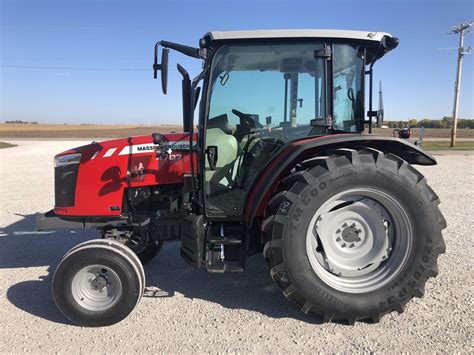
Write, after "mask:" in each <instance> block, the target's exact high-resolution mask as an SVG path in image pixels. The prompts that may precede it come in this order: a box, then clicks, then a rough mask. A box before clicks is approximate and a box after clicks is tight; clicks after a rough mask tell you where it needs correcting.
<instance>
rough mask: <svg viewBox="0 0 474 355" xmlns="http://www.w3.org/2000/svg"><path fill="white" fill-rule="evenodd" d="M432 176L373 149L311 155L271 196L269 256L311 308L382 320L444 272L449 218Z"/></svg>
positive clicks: (329, 315) (283, 283)
mask: <svg viewBox="0 0 474 355" xmlns="http://www.w3.org/2000/svg"><path fill="white" fill-rule="evenodd" d="M438 204H439V199H438V197H437V196H436V194H435V193H434V192H433V190H432V189H431V188H430V187H429V186H428V185H427V184H426V180H425V179H424V177H423V176H422V175H421V174H420V173H419V172H418V171H416V170H415V169H414V168H412V167H411V166H409V165H408V164H407V163H406V162H405V161H403V160H401V159H400V158H398V157H396V156H394V155H391V154H387V155H384V154H383V153H382V152H380V151H376V150H373V149H362V150H359V151H356V150H352V149H339V150H335V151H333V152H331V154H329V155H328V156H324V157H318V158H314V159H311V160H309V161H306V162H304V163H303V164H302V165H301V166H300V167H299V168H298V169H296V171H295V172H294V173H293V174H291V175H290V176H289V177H287V178H286V179H285V180H283V181H282V183H281V185H280V191H279V192H278V193H277V194H276V195H275V196H274V197H273V198H272V200H271V201H270V204H269V209H268V214H269V217H268V218H267V219H266V220H265V223H264V231H265V235H266V237H267V238H268V243H267V244H266V246H265V250H264V255H265V258H266V259H267V263H268V265H269V267H270V268H271V275H272V277H273V279H274V280H275V281H276V282H277V283H278V285H279V286H280V287H281V288H282V289H283V293H284V295H285V296H286V297H287V298H289V299H290V300H292V301H294V302H296V303H297V304H298V305H299V306H300V308H301V309H302V311H304V312H305V313H308V312H313V313H316V314H318V315H320V316H321V317H323V318H324V320H326V321H330V320H345V321H347V322H348V323H351V324H352V323H354V322H355V321H356V320H363V319H369V320H372V321H374V322H377V321H378V320H379V319H380V317H381V316H383V315H384V314H386V313H389V312H391V311H398V312H399V313H401V312H403V309H404V306H405V304H406V303H407V302H408V301H409V300H410V299H411V298H412V297H414V296H415V297H421V296H422V295H423V292H424V285H425V283H426V281H427V279H428V277H434V276H436V275H437V258H438V255H439V254H441V253H443V252H444V249H445V246H444V242H443V238H442V235H441V230H442V229H443V228H445V226H446V222H445V220H444V218H443V217H442V215H441V213H440V211H439V209H438Z"/></svg>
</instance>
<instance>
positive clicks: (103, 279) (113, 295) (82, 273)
mask: <svg viewBox="0 0 474 355" xmlns="http://www.w3.org/2000/svg"><path fill="white" fill-rule="evenodd" d="M71 291H72V296H73V298H74V300H75V301H76V302H77V303H78V304H79V305H80V306H82V307H84V308H85V309H88V310H90V311H104V310H106V309H109V308H110V307H112V306H113V305H114V304H115V303H117V301H118V300H119V298H120V295H121V294H122V283H121V282H120V279H119V277H118V275H117V274H116V273H115V272H114V271H113V270H111V269H110V268H108V267H106V266H104V265H91V266H86V267H84V268H82V269H81V270H79V271H78V272H77V274H76V275H75V276H74V278H73V280H72V286H71Z"/></svg>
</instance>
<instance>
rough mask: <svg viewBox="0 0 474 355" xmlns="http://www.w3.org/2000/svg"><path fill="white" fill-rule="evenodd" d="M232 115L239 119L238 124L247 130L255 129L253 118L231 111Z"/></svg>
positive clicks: (234, 110)
mask: <svg viewBox="0 0 474 355" xmlns="http://www.w3.org/2000/svg"><path fill="white" fill-rule="evenodd" d="M232 113H233V114H234V115H236V116H237V117H239V118H240V122H241V123H243V124H244V125H246V126H248V127H249V128H255V121H254V120H253V118H252V117H251V116H249V115H247V114H246V113H243V112H240V111H239V110H236V109H232Z"/></svg>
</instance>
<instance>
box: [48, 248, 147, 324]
mask: <svg viewBox="0 0 474 355" xmlns="http://www.w3.org/2000/svg"><path fill="white" fill-rule="evenodd" d="M99 242H100V243H97V244H94V243H91V242H89V244H88V245H82V246H80V247H76V248H74V250H72V251H71V252H69V253H67V254H66V255H65V256H64V258H63V259H62V260H61V262H60V264H59V266H58V267H57V269H56V271H55V273H54V276H53V297H54V301H55V303H56V305H57V306H58V308H59V310H60V311H61V313H62V314H63V315H64V316H65V317H66V318H68V319H69V320H71V321H72V322H73V323H75V324H77V325H81V326H90V327H97V326H106V325H111V324H115V323H118V322H120V321H121V320H123V319H124V318H125V317H127V316H128V315H129V314H130V313H131V312H132V310H133V309H134V308H135V306H136V305H137V304H138V302H139V300H140V298H141V295H142V293H143V289H144V282H143V278H142V275H141V272H140V270H139V268H138V267H137V265H136V262H135V261H134V260H133V259H132V258H131V257H130V256H128V255H127V253H125V252H123V250H121V249H118V248H114V247H112V246H109V245H104V244H103V241H99ZM122 248H125V247H124V246H122ZM130 253H131V251H130Z"/></svg>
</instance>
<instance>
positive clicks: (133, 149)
mask: <svg viewBox="0 0 474 355" xmlns="http://www.w3.org/2000/svg"><path fill="white" fill-rule="evenodd" d="M161 147H162V148H163V149H164V150H168V149H171V150H172V151H173V150H188V149H189V141H186V140H181V141H173V142H163V143H162V144H161ZM154 148H155V145H154V144H153V143H145V144H135V145H127V146H125V147H123V148H122V150H121V151H120V153H119V154H118V155H126V154H142V153H151V152H153V150H154Z"/></svg>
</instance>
